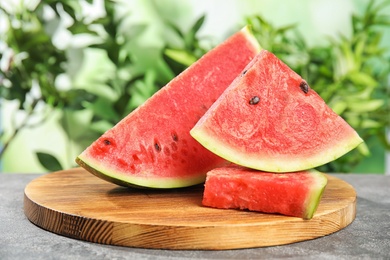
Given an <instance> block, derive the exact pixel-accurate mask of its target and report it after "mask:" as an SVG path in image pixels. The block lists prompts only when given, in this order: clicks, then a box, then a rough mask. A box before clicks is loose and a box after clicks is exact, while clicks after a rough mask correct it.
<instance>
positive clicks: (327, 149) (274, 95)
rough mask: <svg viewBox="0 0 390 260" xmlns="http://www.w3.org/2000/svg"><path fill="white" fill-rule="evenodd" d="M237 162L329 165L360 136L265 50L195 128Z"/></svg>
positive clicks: (263, 166)
mask: <svg viewBox="0 0 390 260" xmlns="http://www.w3.org/2000/svg"><path fill="white" fill-rule="evenodd" d="M191 135H192V136H193V137H194V138H195V139H196V140H198V141H199V142H200V143H201V144H202V145H203V146H204V147H206V148H207V149H209V150H210V151H212V152H214V153H215V154H217V155H219V156H221V157H223V158H225V159H227V160H229V161H231V162H233V163H236V164H238V165H242V166H246V167H248V168H253V169H258V170H264V171H271V172H293V171H300V170H306V169H311V168H314V167H317V166H319V165H322V164H325V163H328V162H330V161H332V160H335V159H336V158H338V157H340V156H342V155H344V154H345V153H347V152H349V151H350V150H352V149H353V148H355V147H356V146H357V145H359V144H360V143H361V142H362V139H361V138H360V137H359V135H358V134H357V133H356V131H355V130H354V129H352V128H351V127H350V126H349V125H348V123H347V122H345V121H344V120H343V119H342V118H341V117H340V116H338V115H337V114H336V113H334V112H333V111H332V109H331V108H329V107H328V106H327V105H326V104H325V102H324V101H323V99H322V98H321V97H320V96H319V95H318V94H317V93H316V92H315V91H314V90H312V89H311V88H310V87H309V85H308V84H307V83H306V81H305V80H303V79H302V78H301V77H300V76H299V75H298V74H297V73H295V72H294V71H292V70H291V69H290V68H289V67H288V66H287V65H286V64H284V63H283V62H282V61H280V60H279V59H278V58H277V57H276V56H275V55H274V54H272V53H270V52H268V51H266V50H263V51H261V52H260V53H259V54H258V55H257V56H256V58H255V59H253V60H252V62H250V63H249V64H248V66H247V67H246V68H245V69H244V71H243V72H242V74H241V76H239V77H237V78H236V79H235V80H234V82H233V83H232V84H231V85H230V86H229V88H228V89H226V91H225V92H224V93H223V94H222V95H221V96H220V98H219V99H218V100H217V101H216V102H215V103H214V104H213V106H212V107H211V108H210V109H209V110H208V111H207V113H206V114H205V115H204V116H203V117H202V118H201V119H200V120H199V122H198V123H197V124H196V125H195V127H194V128H193V129H192V130H191Z"/></svg>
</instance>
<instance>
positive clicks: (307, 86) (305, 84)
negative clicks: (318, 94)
mask: <svg viewBox="0 0 390 260" xmlns="http://www.w3.org/2000/svg"><path fill="white" fill-rule="evenodd" d="M299 87H300V88H301V90H302V91H303V93H305V94H307V92H309V85H307V83H306V82H305V81H302V82H301V84H300V85H299Z"/></svg>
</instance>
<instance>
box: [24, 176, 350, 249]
mask: <svg viewBox="0 0 390 260" xmlns="http://www.w3.org/2000/svg"><path fill="white" fill-rule="evenodd" d="M327 177H328V185H327V187H326V189H325V191H324V194H323V197H322V199H321V202H320V205H319V206H318V209H317V211H316V213H315V215H314V217H313V218H312V219H311V220H303V219H300V218H295V217H287V216H281V215H274V214H262V213H258V212H249V211H240V210H225V209H213V208H207V207H203V206H202V204H201V201H202V193H203V186H202V185H198V186H194V187H190V188H183V189H173V190H146V189H145V190H139V189H130V188H124V187H120V186H116V185H114V184H111V183H109V182H105V181H103V180H101V179H99V178H97V177H95V176H93V175H92V174H90V173H88V172H87V171H85V170H84V169H83V168H75V169H70V170H65V171H59V172H54V173H50V174H47V175H43V176H41V177H39V178H37V179H35V180H33V181H32V182H30V183H29V184H28V185H27V186H26V188H25V194H24V195H25V196H24V211H25V214H26V216H27V218H28V219H29V220H30V221H31V222H32V223H34V224H35V225H37V226H39V227H41V228H43V229H46V230H48V231H50V232H53V233H56V234H60V235H63V236H67V237H71V238H76V239H80V240H85V241H90V242H95V243H101V244H110V245H119V246H129V247H140V248H159V249H205V250H222V249H237V248H252V247H264V246H274V245H283V244H289V243H294V242H299V241H304V240H309V239H314V238H318V237H321V236H325V235H328V234H331V233H333V232H336V231H338V230H340V229H343V228H344V227H346V226H347V225H349V224H350V223H351V222H352V221H353V220H354V219H355V216H356V192H355V190H354V188H353V187H352V186H351V185H350V184H348V183H346V182H345V181H342V180H340V179H338V178H335V177H333V176H329V175H328V176H327Z"/></svg>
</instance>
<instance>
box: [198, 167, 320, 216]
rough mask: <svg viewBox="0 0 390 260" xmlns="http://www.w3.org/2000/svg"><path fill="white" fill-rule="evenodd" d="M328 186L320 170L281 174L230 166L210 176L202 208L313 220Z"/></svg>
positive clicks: (214, 171)
mask: <svg viewBox="0 0 390 260" xmlns="http://www.w3.org/2000/svg"><path fill="white" fill-rule="evenodd" d="M326 184H327V178H326V176H325V175H324V174H322V173H320V172H318V171H316V170H309V171H300V172H292V173H285V174H280V173H271V172H262V171H257V170H253V169H249V168H244V167H240V166H227V167H221V168H216V169H213V170H211V171H210V172H208V173H207V178H206V183H205V189H204V194H203V201H202V204H203V205H204V206H208V207H213V208H221V209H247V210H250V211H259V212H263V213H279V214H283V215H287V216H294V217H299V218H303V219H311V218H312V217H313V215H314V213H315V211H316V210H317V207H318V205H319V202H320V200H321V197H322V194H323V191H324V189H325V187H326Z"/></svg>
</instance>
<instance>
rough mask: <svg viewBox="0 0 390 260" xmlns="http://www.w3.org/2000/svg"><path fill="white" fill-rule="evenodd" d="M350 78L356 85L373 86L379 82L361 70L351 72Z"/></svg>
mask: <svg viewBox="0 0 390 260" xmlns="http://www.w3.org/2000/svg"><path fill="white" fill-rule="evenodd" d="M348 78H349V79H350V80H351V81H352V82H353V83H354V84H356V85H363V86H368V87H372V86H376V85H377V84H378V82H377V81H376V80H375V79H374V78H373V77H372V76H370V75H368V74H367V73H364V72H360V71H357V72H351V73H349V74H348Z"/></svg>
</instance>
